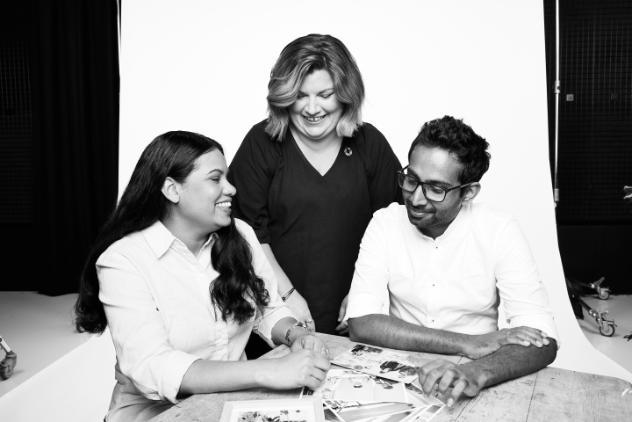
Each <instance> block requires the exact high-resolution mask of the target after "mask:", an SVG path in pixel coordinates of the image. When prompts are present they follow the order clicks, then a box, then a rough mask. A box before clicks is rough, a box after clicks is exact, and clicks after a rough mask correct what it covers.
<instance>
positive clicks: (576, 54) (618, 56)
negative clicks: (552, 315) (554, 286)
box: [544, 0, 632, 293]
mask: <svg viewBox="0 0 632 422" xmlns="http://www.w3.org/2000/svg"><path fill="white" fill-rule="evenodd" d="M544 7H545V31H546V48H547V81H548V85H549V87H548V88H549V91H548V92H549V123H550V125H551V127H550V139H551V147H553V140H554V138H553V123H554V102H553V93H552V87H553V81H554V65H555V62H554V59H555V55H554V53H555V52H554V48H555V25H554V19H555V14H554V13H555V8H554V1H545V2H544ZM560 81H561V94H560V106H559V155H558V183H559V191H560V195H559V199H560V200H559V203H558V206H557V211H556V213H557V222H558V235H559V244H560V252H561V255H562V262H563V265H564V270H565V272H566V274H567V276H569V277H572V278H575V279H580V280H590V279H595V278H598V277H599V276H602V275H604V276H606V283H607V284H608V285H610V286H611V287H612V288H613V290H614V291H615V292H618V293H631V292H632V283H631V282H630V281H629V276H628V271H629V264H628V263H627V261H626V257H625V255H626V251H627V250H629V246H628V245H629V242H630V239H631V237H630V234H631V233H632V211H631V210H630V206H629V205H627V204H625V203H624V201H623V200H622V198H623V190H622V188H623V186H624V185H626V184H632V2H629V1H621V0H620V1H612V0H608V1H595V0H572V1H571V0H561V1H560ZM551 151H553V148H551Z"/></svg>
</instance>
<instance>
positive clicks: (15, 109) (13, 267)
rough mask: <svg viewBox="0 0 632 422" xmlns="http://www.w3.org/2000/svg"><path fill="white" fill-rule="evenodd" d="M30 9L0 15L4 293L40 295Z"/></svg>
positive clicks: (20, 6) (15, 7)
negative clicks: (35, 270)
mask: <svg viewBox="0 0 632 422" xmlns="http://www.w3.org/2000/svg"><path fill="white" fill-rule="evenodd" d="M29 13H30V7H29V3H28V2H9V3H8V4H6V5H3V7H2V13H0V75H1V77H0V233H2V242H1V243H0V244H2V246H1V247H0V253H1V254H2V264H3V266H2V268H3V275H2V277H0V280H1V283H0V288H1V289H6V290H36V288H37V286H36V283H35V278H34V277H32V274H30V273H31V271H30V269H31V268H32V256H29V254H28V253H27V251H32V249H33V245H34V242H33V239H34V230H33V219H34V212H33V211H34V210H33V202H34V197H33V183H34V180H33V171H34V169H33V128H32V108H31V81H30V78H29V74H30V66H31V64H30V58H29V52H30V42H29V37H30V30H31V26H30V19H29Z"/></svg>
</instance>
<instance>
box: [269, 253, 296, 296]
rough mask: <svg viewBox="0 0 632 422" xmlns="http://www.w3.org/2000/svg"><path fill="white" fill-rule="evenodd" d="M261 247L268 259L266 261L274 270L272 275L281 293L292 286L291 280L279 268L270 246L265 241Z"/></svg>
mask: <svg viewBox="0 0 632 422" xmlns="http://www.w3.org/2000/svg"><path fill="white" fill-rule="evenodd" d="M261 247H262V248H263V253H264V254H265V256H266V258H267V259H268V262H269V263H270V266H271V267H272V270H273V271H274V275H275V276H276V279H277V285H278V289H279V294H280V295H283V294H285V293H286V292H287V291H289V290H290V289H291V288H292V282H291V281H290V279H289V278H288V276H287V275H286V274H285V271H283V268H281V266H280V265H279V263H278V261H277V260H276V257H275V256H274V253H273V252H272V248H271V247H270V245H269V244H267V243H262V244H261Z"/></svg>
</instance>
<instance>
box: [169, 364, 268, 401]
mask: <svg viewBox="0 0 632 422" xmlns="http://www.w3.org/2000/svg"><path fill="white" fill-rule="evenodd" d="M272 365H273V360H266V359H259V360H240V361H212V360H204V359H199V360H196V361H195V362H193V363H192V364H191V366H190V367H189V369H188V370H187V372H186V373H185V374H184V377H183V378H182V383H181V384H180V390H179V393H178V395H189V394H198V393H215V392H221V391H235V390H243V389H247V388H257V387H267V386H269V385H270V378H271V377H274V373H275V371H274V370H273V368H272Z"/></svg>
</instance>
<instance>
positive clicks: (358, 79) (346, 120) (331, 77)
mask: <svg viewBox="0 0 632 422" xmlns="http://www.w3.org/2000/svg"><path fill="white" fill-rule="evenodd" d="M267 99H268V109H269V115H268V118H267V119H265V120H264V121H262V122H260V123H258V124H256V125H255V126H253V127H252V129H251V130H250V131H249V132H248V134H247V135H246V137H245V139H244V140H243V142H242V144H241V146H240V148H239V150H238V151H237V153H236V155H235V157H234V159H233V161H232V163H231V165H230V169H231V173H230V177H231V181H232V182H233V184H234V185H235V186H236V187H237V191H238V194H237V197H236V201H235V202H236V204H235V210H236V212H237V215H238V216H239V217H240V218H243V219H244V220H245V221H246V222H248V223H249V224H250V225H252V226H253V228H254V230H255V233H256V235H257V237H258V239H259V241H260V242H261V243H262V244H263V249H264V252H265V253H266V256H267V257H268V259H269V261H270V262H271V264H272V267H273V268H274V270H275V272H276V274H277V280H278V283H279V294H280V295H281V296H282V297H283V298H284V300H285V301H286V303H287V304H288V305H289V306H290V307H291V308H292V309H294V310H295V311H296V313H297V314H298V315H299V316H300V317H301V318H302V319H304V320H308V321H311V320H313V321H315V326H316V329H317V330H318V331H321V332H325V333H330V334H333V333H335V332H336V330H338V331H342V330H344V326H343V324H340V320H341V316H342V315H343V314H344V312H343V310H344V307H345V305H344V298H345V297H346V294H347V292H348V291H349V286H350V284H351V278H352V276H353V266H354V263H355V260H356V258H357V256H358V250H359V245H360V240H361V238H362V235H363V233H364V230H365V228H366V226H367V224H368V222H369V220H370V219H371V216H372V214H373V212H374V211H376V210H378V209H380V208H382V207H385V206H386V205H388V204H390V203H391V202H393V201H396V200H398V195H399V193H398V188H397V182H396V171H397V170H399V169H400V168H401V166H400V163H399V161H398V160H397V157H396V156H395V154H394V153H393V151H392V149H391V147H390V145H389V144H388V142H387V141H386V139H385V138H384V136H383V135H382V133H380V131H379V130H377V129H376V128H375V127H374V126H372V125H370V124H368V123H363V122H362V119H361V106H362V102H363V100H364V84H363V82H362V76H361V75H360V71H359V70H358V67H357V65H356V63H355V61H354V59H353V57H352V56H351V54H350V53H349V51H348V50H347V48H346V47H345V45H344V44H343V43H342V42H341V41H340V40H338V39H337V38H335V37H332V36H331V35H319V34H310V35H306V36H304V37H301V38H298V39H296V40H294V41H292V42H291V43H290V44H288V45H287V46H286V47H285V48H284V49H283V51H282V52H281V55H280V56H279V58H278V60H277V62H276V64H275V65H274V67H273V69H272V72H271V76H270V81H269V84H268V97H267Z"/></svg>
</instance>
